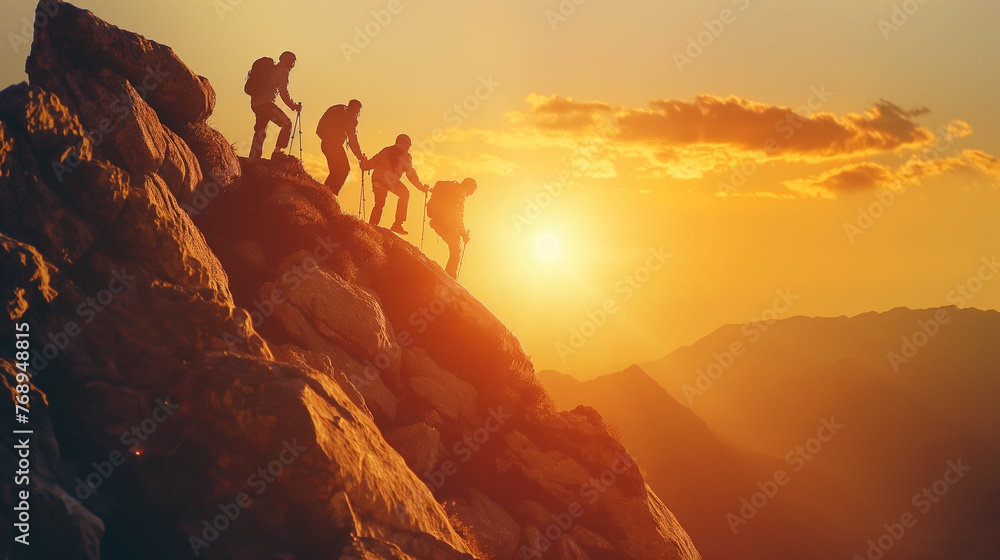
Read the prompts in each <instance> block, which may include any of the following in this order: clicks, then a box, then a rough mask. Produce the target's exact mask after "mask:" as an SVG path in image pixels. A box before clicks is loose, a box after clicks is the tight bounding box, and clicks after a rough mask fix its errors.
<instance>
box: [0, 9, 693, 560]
mask: <svg viewBox="0 0 1000 560" xmlns="http://www.w3.org/2000/svg"><path fill="white" fill-rule="evenodd" d="M40 6H45V7H46V8H48V9H50V11H51V7H52V6H55V7H56V8H57V9H56V10H55V11H56V15H54V16H52V17H51V18H50V22H49V23H48V25H47V26H45V27H44V28H42V29H41V30H40V31H39V32H38V33H37V34H36V36H35V40H34V43H33V45H32V53H31V55H30V57H29V60H28V63H27V71H28V75H29V78H30V82H31V84H30V85H28V84H18V85H15V86H11V87H9V88H7V89H5V90H3V91H2V92H0V205H2V208H3V210H2V213H0V266H2V267H3V271H2V276H0V278H2V280H0V294H2V295H3V298H4V302H5V304H6V308H7V313H8V315H9V316H10V320H9V321H8V320H4V321H2V322H0V339H2V341H3V346H2V347H0V365H2V378H3V381H4V385H5V387H6V388H7V389H8V391H9V392H10V394H11V395H12V396H14V395H16V393H17V389H16V386H17V385H18V383H20V381H19V380H18V369H17V366H16V364H15V355H14V354H13V351H12V349H13V348H14V345H13V333H12V329H13V325H14V324H15V323H25V324H28V325H30V330H31V333H32V337H31V341H32V349H31V351H30V360H29V361H30V363H31V366H32V369H33V374H34V377H33V378H32V382H31V385H30V393H29V395H30V397H31V403H32V406H31V414H30V417H31V421H30V422H31V426H32V427H33V429H34V430H35V433H34V434H33V436H32V438H33V439H32V445H33V449H34V453H35V454H34V455H33V456H32V457H33V461H34V462H33V466H32V473H31V487H32V518H33V522H34V523H35V525H33V526H34V527H36V528H41V527H44V528H45V529H44V535H46V537H42V536H41V535H40V534H37V533H35V534H32V540H33V543H34V545H33V547H32V548H31V549H30V550H31V552H30V554H31V556H28V557H30V558H47V559H49V558H51V559H55V558H93V559H96V558H105V559H107V558H151V559H160V558H163V559H167V558H170V559H173V558H182V557H184V558H187V557H192V556H198V557H203V558H210V559H230V558H232V559H236V558H238V559H241V560H244V559H250V560H253V559H261V560H264V559H273V558H294V559H313V558H365V559H401V560H403V559H419V560H438V559H440V560H460V559H468V560H472V559H474V558H479V559H487V558H495V559H503V560H506V559H513V558H543V559H546V560H548V559H588V558H589V559H593V560H599V559H609V560H610V559H615V560H621V559H636V560H638V559H664V560H668V559H669V560H674V559H683V560H693V559H696V558H699V555H698V553H697V551H696V550H695V549H694V547H693V545H692V544H691V542H690V539H688V537H687V535H686V534H685V533H684V531H683V529H682V528H681V527H680V525H679V524H678V523H677V521H676V520H675V519H674V518H673V516H672V515H671V514H670V512H669V511H668V510H667V508H666V507H664V506H663V504H662V503H661V502H660V500H659V499H658V498H657V497H656V496H655V494H653V493H652V491H650V490H649V488H648V487H647V486H646V484H645V481H644V480H643V477H642V475H641V473H640V471H639V469H638V466H637V465H635V463H634V461H632V460H631V458H630V457H629V456H628V455H627V453H626V452H625V450H624V449H623V448H622V446H621V445H620V444H619V443H618V442H617V441H616V440H615V439H614V438H612V437H611V436H610V435H609V434H608V431H607V429H606V428H605V426H604V425H603V423H602V421H601V419H600V417H599V416H598V415H597V414H596V413H594V412H593V411H592V410H589V409H583V408H581V409H579V410H577V411H574V412H567V413H560V414H556V413H554V412H553V411H552V410H551V406H550V405H548V400H547V396H546V395H545V394H544V391H542V390H541V388H540V387H539V386H538V384H537V382H536V381H535V378H534V372H533V367H532V365H531V363H530V361H529V359H528V358H527V357H526V356H525V355H524V353H523V351H522V350H521V348H520V345H519V344H518V342H517V339H516V338H515V337H514V335H513V334H512V333H511V332H510V331H509V330H507V329H506V328H505V327H504V326H503V325H502V324H501V323H500V322H499V321H498V320H497V319H496V318H495V317H494V316H493V315H492V314H491V313H490V312H489V311H488V310H487V309H486V308H485V307H484V306H483V305H482V304H481V303H479V302H478V301H477V300H476V299H475V298H473V297H472V296H471V295H470V294H469V293H468V292H467V291H466V290H465V289H464V288H462V287H461V286H460V285H458V284H457V283H455V282H453V281H452V280H451V279H450V278H449V277H448V276H447V275H445V274H444V273H443V271H442V270H441V269H440V267H439V266H438V265H436V264H434V263H432V262H430V261H429V260H428V259H426V258H425V257H424V256H423V255H422V254H420V253H419V252H418V251H417V250H416V248H415V247H413V246H412V245H410V244H409V243H406V242H404V241H402V240H400V239H398V238H397V237H395V236H394V235H392V234H390V233H388V232H387V231H385V230H381V229H377V228H371V227H369V226H367V225H365V224H364V223H362V222H360V221H359V220H357V219H355V218H353V217H352V216H348V215H345V214H343V213H342V212H341V211H340V207H339V204H338V202H337V200H336V198H335V197H333V196H332V195H331V194H330V193H329V191H328V190H327V189H326V188H325V187H324V186H323V185H321V184H319V183H317V182H316V181H314V180H313V179H312V178H311V177H309V176H308V175H307V174H306V173H305V172H304V170H303V169H302V168H301V166H299V165H297V164H287V163H285V164H279V163H274V162H267V161H261V162H254V163H248V162H245V161H244V162H240V160H239V159H238V158H237V157H236V154H235V153H234V152H233V151H232V148H231V147H230V146H229V144H228V143H227V142H226V141H225V139H224V138H223V137H222V136H221V135H220V134H219V133H218V132H216V131H214V130H212V129H211V128H210V127H209V126H208V125H207V124H205V119H206V118H207V117H208V115H209V114H210V113H211V110H212V107H213V104H214V92H213V90H212V88H211V86H210V85H209V84H208V81H207V80H205V79H204V78H201V77H198V76H196V75H195V74H194V73H193V72H191V71H190V70H189V69H188V68H187V66H186V65H184V63H183V62H182V61H180V60H179V59H178V58H177V57H176V56H174V54H173V53H172V51H171V50H170V49H169V48H168V47H165V46H163V45H159V44H157V43H154V42H152V41H149V40H146V39H144V38H143V37H141V36H138V35H135V34H133V33H129V32H126V31H123V30H120V29H118V28H115V27H113V26H111V25H109V24H107V23H105V22H103V21H101V20H100V19H98V18H97V17H95V16H94V15H93V14H91V13H90V12H86V11H83V10H80V9H78V8H75V7H74V6H72V5H70V4H66V3H63V2H55V3H54V4H53V3H51V2H50V1H49V0H43V2H42V4H41V5H40ZM40 9H42V8H41V7H40ZM150 69H152V70H150ZM150 71H152V72H153V73H154V74H155V73H156V72H160V74H158V76H159V77H160V78H162V80H161V81H159V82H156V81H155V80H156V79H157V78H156V77H155V76H154V77H153V78H150V73H149V72H150ZM154 85H155V87H152V86H154ZM116 102H117V104H116ZM122 108H124V110H121V109H122ZM106 120H113V121H114V123H115V124H114V126H113V127H111V129H110V130H105V129H108V128H109V126H108V123H106V122H105V121H106ZM94 131H99V132H100V133H101V135H100V136H97V135H96V134H95V132H94ZM209 184H211V185H214V186H215V187H217V189H216V190H214V191H212V192H211V193H210V194H209V193H208V190H207V189H206V187H207V186H208V185H209ZM203 189H204V190H203ZM199 197H201V198H199ZM200 200H201V201H207V202H210V204H202V203H201V202H199V201H200ZM209 206H210V211H206V209H208V207H209ZM22 379H23V378H22ZM3 402H4V404H3V411H2V412H0V414H2V417H0V427H2V428H3V429H2V433H0V441H2V442H3V445H0V467H2V468H3V469H4V471H5V472H8V470H7V469H8V468H10V467H12V466H13V465H14V464H15V459H16V456H15V454H14V444H15V442H14V441H13V440H12V439H11V435H10V434H11V429H10V428H11V427H12V426H11V425H10V422H11V418H12V417H13V410H11V409H12V408H13V404H12V401H11V400H10V399H4V400H3ZM10 470H13V469H10ZM0 489H2V491H3V498H2V500H3V501H4V505H3V507H5V508H9V507H12V504H10V503H9V500H10V499H11V496H12V492H11V491H12V487H11V481H10V480H9V479H4V480H3V481H0ZM14 530H15V529H14V528H12V527H11V526H10V525H9V524H8V525H4V526H2V527H0V539H2V542H6V543H9V542H12V538H13V534H12V531H14ZM51 535H56V536H55V537H49V536H51Z"/></svg>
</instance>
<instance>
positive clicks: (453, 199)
mask: <svg viewBox="0 0 1000 560" xmlns="http://www.w3.org/2000/svg"><path fill="white" fill-rule="evenodd" d="M461 196H462V185H461V184H459V182H458V181H438V182H437V183H435V184H434V190H432V191H431V199H430V200H428V201H427V217H428V218H432V219H437V220H448V219H449V218H452V217H453V216H449V212H452V213H453V212H454V210H455V208H456V207H457V206H458V205H459V203H460V199H461Z"/></svg>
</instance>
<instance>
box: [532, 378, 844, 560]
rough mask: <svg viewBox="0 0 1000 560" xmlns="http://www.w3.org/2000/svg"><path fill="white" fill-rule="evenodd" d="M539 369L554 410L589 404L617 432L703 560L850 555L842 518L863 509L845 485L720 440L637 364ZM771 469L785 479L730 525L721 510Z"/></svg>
mask: <svg viewBox="0 0 1000 560" xmlns="http://www.w3.org/2000/svg"><path fill="white" fill-rule="evenodd" d="M538 377H539V380H540V381H541V382H542V384H543V385H544V386H545V388H546V390H548V391H549V394H551V395H552V397H553V399H555V401H556V404H557V405H558V406H559V407H560V408H561V409H567V410H570V409H573V408H575V407H576V406H579V405H586V406H592V407H594V408H595V409H596V410H597V411H598V412H600V413H601V414H602V415H603V416H604V418H605V420H606V421H607V422H609V423H610V424H611V425H612V426H614V427H615V428H616V429H617V430H618V431H619V433H620V437H621V440H622V442H623V443H624V444H625V446H626V447H627V448H628V449H629V452H630V453H632V454H634V455H635V456H636V457H638V458H639V459H640V462H641V464H642V466H643V468H644V469H645V470H646V472H647V473H648V474H649V481H650V485H651V486H653V488H654V489H655V490H656V491H657V493H658V494H659V495H660V496H661V497H663V499H664V500H666V502H667V503H669V504H670V505H671V508H672V510H673V511H674V513H675V514H676V515H677V517H678V520H679V521H680V522H681V523H682V524H683V525H684V527H685V529H687V531H688V533H689V534H690V535H691V537H692V539H693V540H694V542H695V545H696V546H697V547H698V550H699V551H701V553H702V554H703V555H704V557H705V558H706V559H708V560H711V559H713V558H718V559H726V558H738V557H745V558H770V559H774V560H785V559H787V560H792V559H798V558H812V559H827V558H829V559H836V558H849V557H850V554H851V552H852V550H851V548H850V547H851V545H852V544H853V540H854V539H852V538H850V534H849V531H848V530H847V528H846V527H845V526H844V522H843V521H842V520H844V519H849V518H850V517H851V516H853V515H857V511H858V509H860V502H859V501H857V500H854V499H852V497H851V494H850V492H848V491H846V489H845V488H843V487H840V486H838V485H837V484H836V483H835V482H834V481H833V480H831V479H829V478H828V477H825V476H823V475H821V474H819V473H817V472H815V471H814V470H813V469H811V468H808V467H807V468H804V469H802V470H801V471H798V472H795V471H794V469H793V467H794V465H790V464H787V463H786V462H784V461H783V460H780V459H777V458H774V457H768V456H766V455H763V454H759V453H755V452H751V451H747V450H744V449H741V448H738V447H737V446H734V445H731V444H729V443H727V442H725V441H723V440H722V439H720V438H719V437H718V436H717V435H716V434H715V433H714V432H713V431H712V430H711V428H709V427H708V425H707V424H705V422H704V421H702V420H701V419H700V418H698V416H697V415H696V414H695V413H694V412H692V411H691V410H690V409H688V408H687V407H685V406H683V405H681V404H679V403H678V402H677V401H676V400H675V399H674V398H673V397H671V396H670V395H669V394H668V393H667V391H666V390H665V389H663V388H662V387H660V386H659V385H657V383H656V382H655V381H654V380H653V379H652V378H650V377H649V376H648V375H646V373H645V372H643V371H642V369H640V368H639V367H638V366H631V367H629V368H628V369H626V370H625V371H622V372H618V373H614V374H610V375H605V376H601V377H598V378H595V379H591V380H588V381H583V382H581V381H578V380H576V379H574V378H572V377H570V376H567V375H562V374H560V373H557V372H554V371H551V370H549V371H542V372H539V373H538ZM778 470H784V471H785V472H787V473H788V475H789V479H790V480H789V482H788V483H787V484H785V485H783V486H781V487H780V489H779V490H778V492H777V494H776V495H775V496H773V497H772V498H770V499H769V501H768V503H767V504H766V505H765V506H764V507H762V508H760V509H759V513H753V514H752V515H753V517H752V518H750V519H748V520H747V519H744V521H747V523H746V524H742V523H739V522H737V523H736V524H735V525H734V524H732V522H731V520H730V519H728V518H727V515H728V514H733V515H736V516H739V515H740V508H741V507H742V503H741V500H742V499H747V500H750V499H751V497H752V495H753V494H754V493H756V492H758V491H759V490H760V488H759V487H758V486H757V484H758V483H763V484H765V485H768V484H767V483H769V482H770V481H772V480H773V479H774V474H775V472H776V471H778ZM815 504H822V506H823V507H822V508H817V507H816V506H815ZM748 511H750V510H748ZM734 527H735V529H736V532H735V533H734V531H733V528H734Z"/></svg>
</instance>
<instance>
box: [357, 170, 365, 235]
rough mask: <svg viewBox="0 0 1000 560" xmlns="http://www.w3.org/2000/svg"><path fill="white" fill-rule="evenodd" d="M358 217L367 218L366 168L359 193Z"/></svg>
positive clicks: (362, 173) (362, 174)
mask: <svg viewBox="0 0 1000 560" xmlns="http://www.w3.org/2000/svg"><path fill="white" fill-rule="evenodd" d="M361 155H362V156H363V155H364V154H361ZM358 217H359V218H361V219H362V220H364V219H365V170H364V169H362V170H361V192H360V193H359V195H358Z"/></svg>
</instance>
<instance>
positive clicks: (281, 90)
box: [278, 72, 302, 111]
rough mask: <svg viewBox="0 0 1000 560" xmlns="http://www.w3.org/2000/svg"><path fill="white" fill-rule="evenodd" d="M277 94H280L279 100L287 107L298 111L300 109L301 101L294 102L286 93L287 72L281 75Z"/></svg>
mask: <svg viewBox="0 0 1000 560" xmlns="http://www.w3.org/2000/svg"><path fill="white" fill-rule="evenodd" d="M278 94H280V95H281V100H282V101H284V102H285V105H288V108H289V109H291V110H293V111H298V110H300V109H302V104H301V103H296V102H294V101H292V97H291V96H290V95H289V94H288V73H287V72H285V75H284V76H282V77H281V82H280V83H279V84H278Z"/></svg>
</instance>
